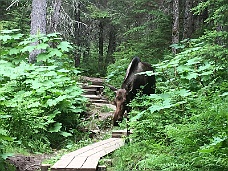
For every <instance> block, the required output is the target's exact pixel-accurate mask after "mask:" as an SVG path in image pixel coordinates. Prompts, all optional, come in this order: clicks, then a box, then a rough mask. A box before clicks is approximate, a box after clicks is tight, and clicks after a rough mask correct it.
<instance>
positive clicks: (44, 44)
mask: <svg viewBox="0 0 228 171" xmlns="http://www.w3.org/2000/svg"><path fill="white" fill-rule="evenodd" d="M19 31H20V30H19V29H14V30H2V31H1V34H0V40H2V45H1V46H2V49H1V52H0V55H1V59H5V60H7V61H10V62H12V63H13V64H18V63H19V62H21V61H25V60H28V55H29V53H30V52H31V51H33V50H41V52H42V53H40V54H39V55H38V56H37V65H52V64H53V63H55V65H57V66H59V67H65V68H66V67H69V66H70V65H73V59H71V58H69V57H68V56H67V55H66V53H68V52H69V51H70V50H72V46H71V45H70V43H69V42H66V41H62V38H60V37H59V36H60V35H59V33H51V34H48V35H42V34H38V35H31V36H29V37H27V36H26V35H24V34H21V33H18V32H19ZM36 42H39V43H38V44H37V43H36ZM34 43H35V44H34ZM12 47H13V48H12Z"/></svg>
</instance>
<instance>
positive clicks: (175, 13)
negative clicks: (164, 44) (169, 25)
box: [172, 0, 179, 54]
mask: <svg viewBox="0 0 228 171" xmlns="http://www.w3.org/2000/svg"><path fill="white" fill-rule="evenodd" d="M172 43H173V44H177V43H179V0H173V29H172ZM172 52H173V53H174V54H176V53H177V49H176V48H175V47H173V48H172Z"/></svg>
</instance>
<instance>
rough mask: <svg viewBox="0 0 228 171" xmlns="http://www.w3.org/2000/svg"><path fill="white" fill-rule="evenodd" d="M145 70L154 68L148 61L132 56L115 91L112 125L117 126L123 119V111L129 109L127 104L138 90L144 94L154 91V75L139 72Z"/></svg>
mask: <svg viewBox="0 0 228 171" xmlns="http://www.w3.org/2000/svg"><path fill="white" fill-rule="evenodd" d="M145 71H152V72H154V69H153V67H152V66H151V65H150V64H149V63H146V62H141V60H140V59H139V58H138V57H134V58H133V59H132V61H131V63H130V64H129V66H128V68H127V72H126V76H125V78H124V81H123V84H122V86H121V89H118V90H117V91H116V97H115V101H114V103H115V105H116V111H115V113H114V117H113V125H114V126H118V125H119V124H118V122H121V121H122V120H123V116H124V113H125V111H127V112H129V111H130V107H129V106H128V104H129V103H130V102H131V100H133V99H134V98H135V96H136V94H137V92H138V91H142V93H143V94H146V95H150V94H154V93H155V75H151V76H148V75H146V74H140V73H141V72H145Z"/></svg>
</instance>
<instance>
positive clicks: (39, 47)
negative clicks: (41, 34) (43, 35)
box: [36, 43, 49, 49]
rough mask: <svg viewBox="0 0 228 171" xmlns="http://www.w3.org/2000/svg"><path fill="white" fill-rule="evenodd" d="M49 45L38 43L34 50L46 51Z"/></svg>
mask: <svg viewBox="0 0 228 171" xmlns="http://www.w3.org/2000/svg"><path fill="white" fill-rule="evenodd" d="M48 47H49V45H48V44H47V43H40V44H38V45H36V49H47V48H48Z"/></svg>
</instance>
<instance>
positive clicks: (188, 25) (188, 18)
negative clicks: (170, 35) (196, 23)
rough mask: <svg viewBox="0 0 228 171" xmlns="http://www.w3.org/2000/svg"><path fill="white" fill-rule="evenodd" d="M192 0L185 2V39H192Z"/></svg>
mask: <svg viewBox="0 0 228 171" xmlns="http://www.w3.org/2000/svg"><path fill="white" fill-rule="evenodd" d="M192 3H193V1H192V0H186V1H185V10H184V24H183V39H186V38H191V36H192V32H193V14H192V12H191V8H192V5H193V4H192Z"/></svg>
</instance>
